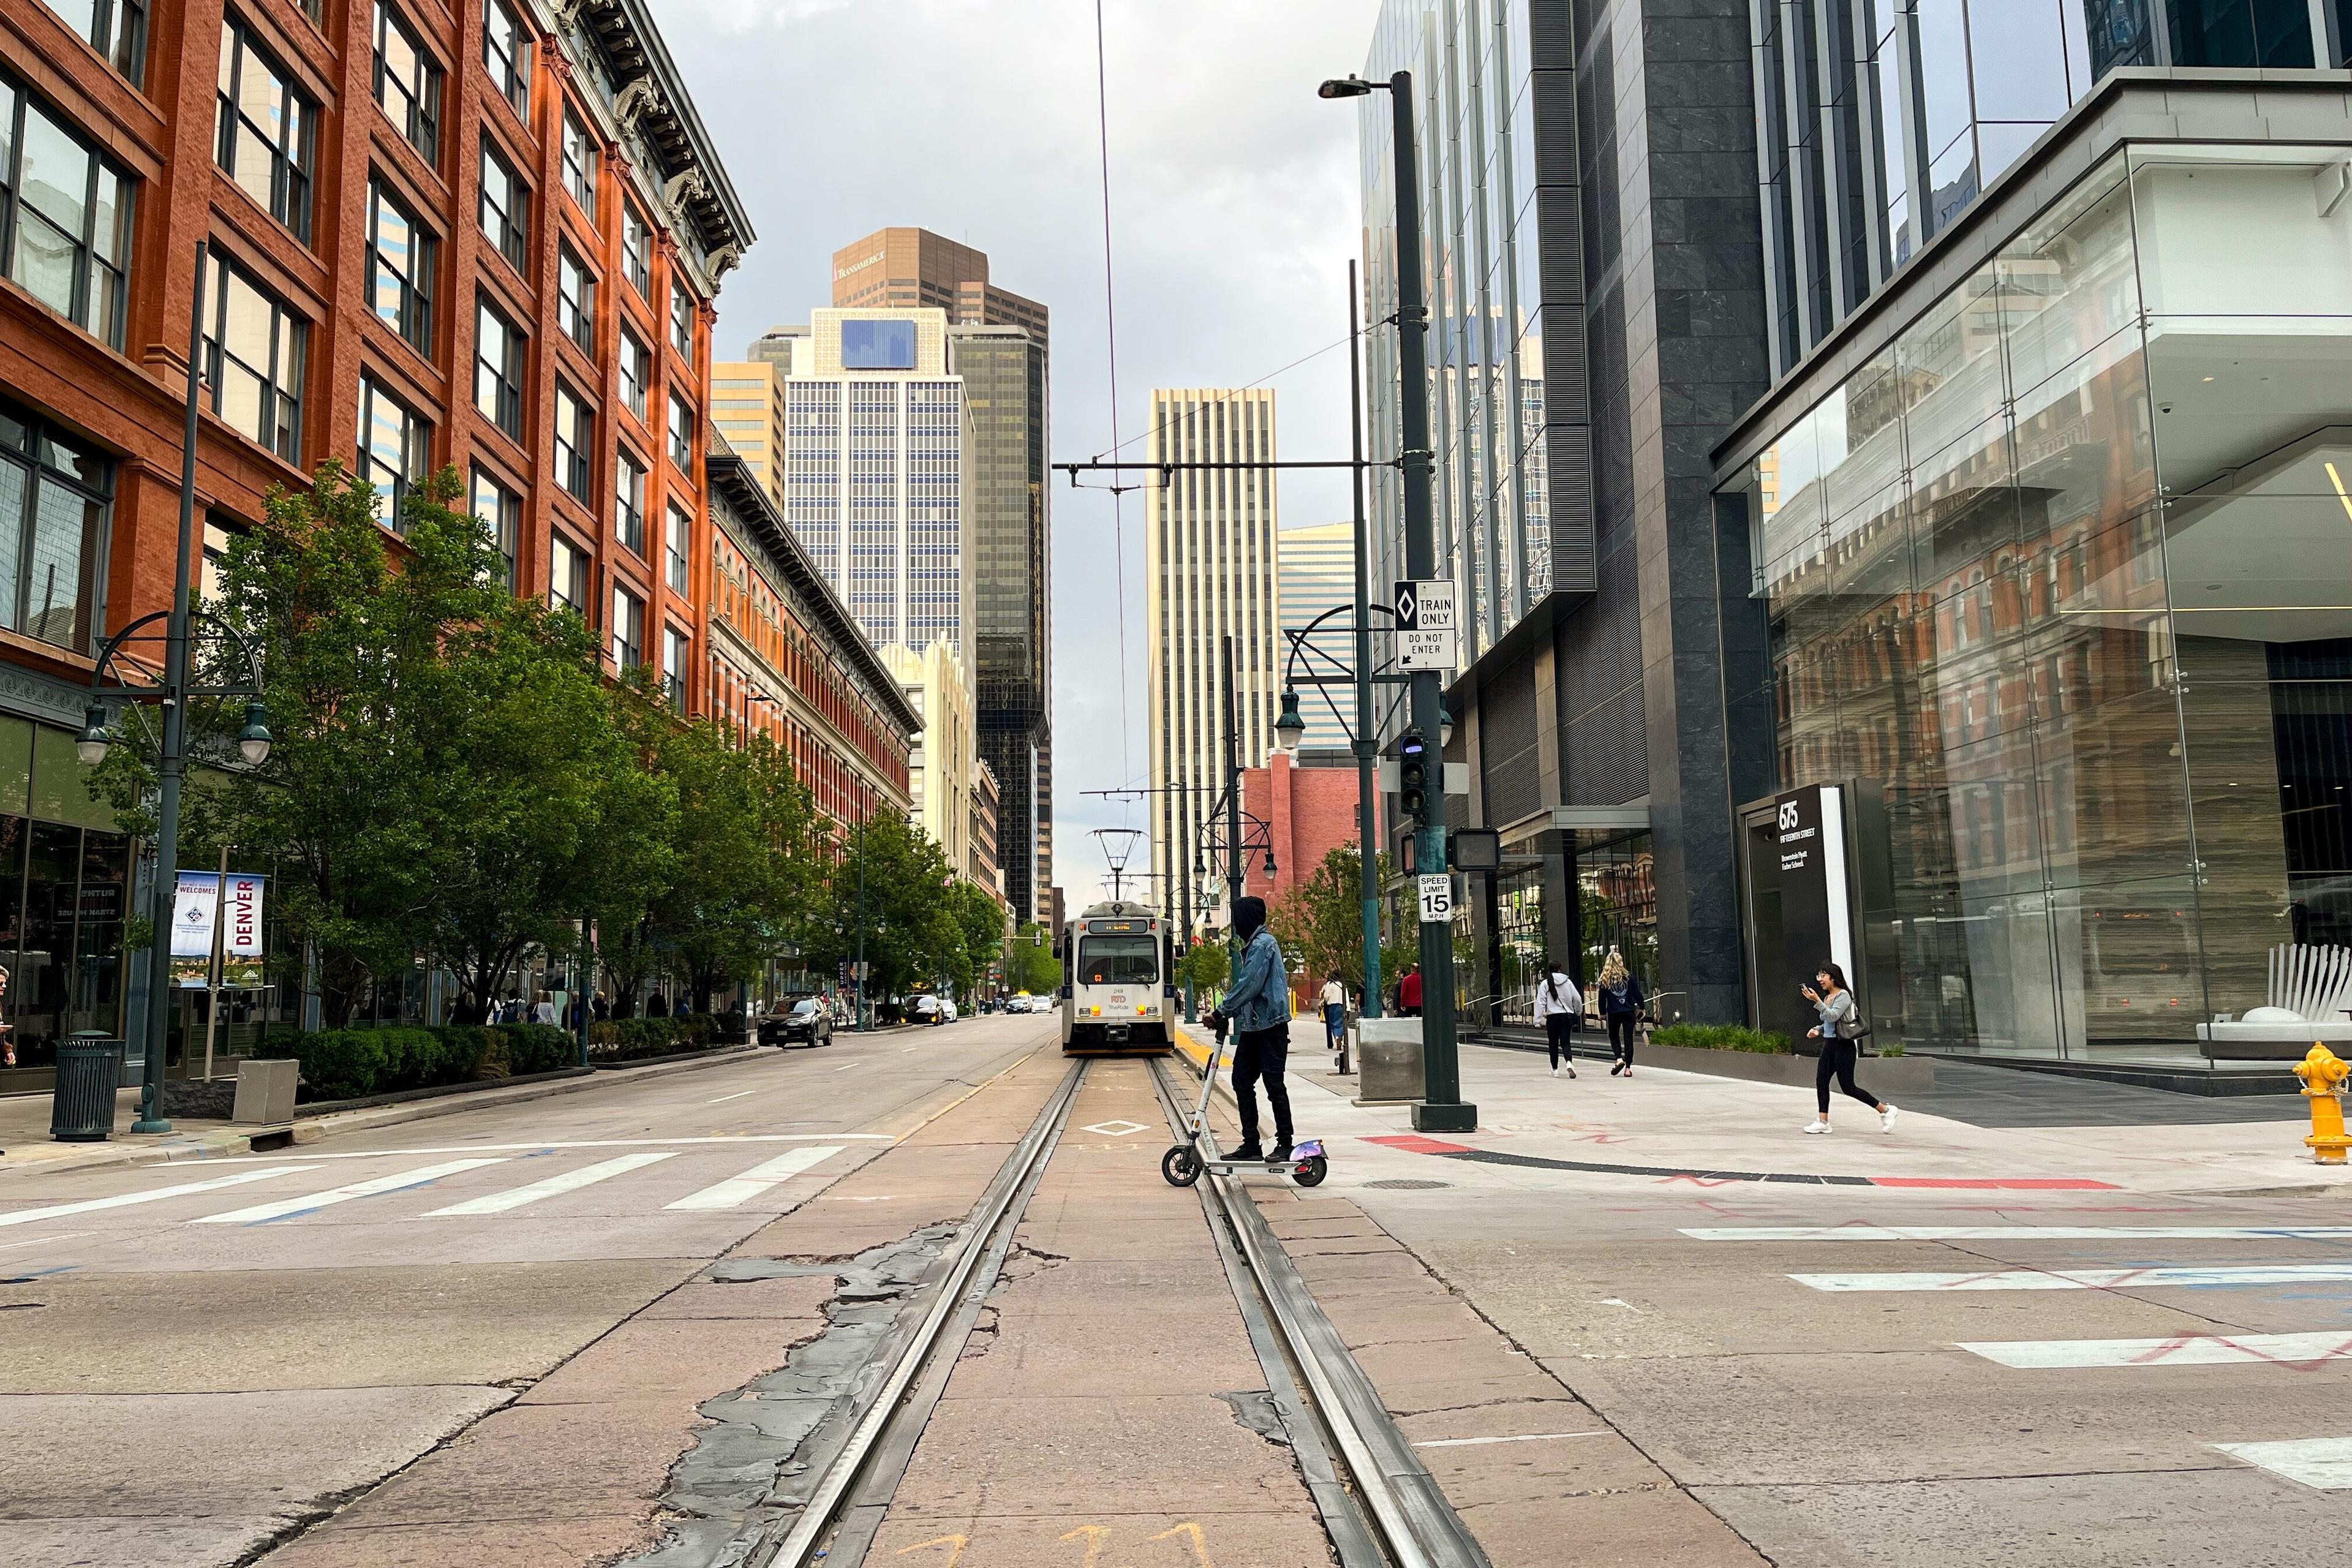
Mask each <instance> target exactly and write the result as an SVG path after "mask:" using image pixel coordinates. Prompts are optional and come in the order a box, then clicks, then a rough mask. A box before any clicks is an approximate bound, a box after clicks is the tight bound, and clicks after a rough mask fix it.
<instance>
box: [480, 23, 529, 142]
mask: <svg viewBox="0 0 2352 1568" xmlns="http://www.w3.org/2000/svg"><path fill="white" fill-rule="evenodd" d="M530 48H531V41H530V34H529V33H528V32H525V31H524V30H523V25H522V18H520V16H516V15H515V12H514V7H513V6H512V5H508V4H507V0H490V3H489V5H488V7H487V8H485V9H484V11H483V13H482V64H483V65H485V66H487V67H488V68H489V72H490V81H491V84H492V85H493V86H495V87H496V88H497V89H499V92H501V93H503V94H505V95H506V100H507V101H508V102H509V103H510V104H512V105H513V106H514V111H515V112H516V113H517V114H520V115H521V116H522V117H523V120H524V121H526V122H528V121H530Z"/></svg>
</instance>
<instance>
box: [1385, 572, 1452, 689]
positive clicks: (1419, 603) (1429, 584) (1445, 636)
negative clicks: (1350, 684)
mask: <svg viewBox="0 0 2352 1568" xmlns="http://www.w3.org/2000/svg"><path fill="white" fill-rule="evenodd" d="M1394 604H1395V606H1396V626H1397V668H1400V669H1452V668H1454V667H1455V666H1457V665H1459V664H1460V663H1461V662H1462V647H1461V640H1460V623H1459V622H1458V621H1457V620H1456V619H1455V617H1454V579H1453V578H1451V577H1421V578H1413V577H1400V578H1398V579H1397V585H1396V598H1395V600H1394Z"/></svg>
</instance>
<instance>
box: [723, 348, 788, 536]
mask: <svg viewBox="0 0 2352 1568" xmlns="http://www.w3.org/2000/svg"><path fill="white" fill-rule="evenodd" d="M790 374H792V365H791V363H789V362H787V363H782V364H778V363H773V362H767V363H761V362H757V361H744V360H732V361H721V362H720V363H717V364H714V365H712V366H711V367H710V422H711V423H712V424H713V425H716V426H718V427H719V434H720V435H722V436H724V437H727V444H728V446H730V447H733V448H734V450H735V455H736V456H737V457H739V458H742V459H743V466H744V467H745V468H749V469H751V477H752V478H753V479H757V480H759V481H760V488H761V489H763V490H765V491H767V492H768V499H769V500H772V501H774V502H775V503H776V507H777V510H780V511H781V510H782V509H783V504H784V464H783V457H784V378H785V377H786V376H788V375H790Z"/></svg>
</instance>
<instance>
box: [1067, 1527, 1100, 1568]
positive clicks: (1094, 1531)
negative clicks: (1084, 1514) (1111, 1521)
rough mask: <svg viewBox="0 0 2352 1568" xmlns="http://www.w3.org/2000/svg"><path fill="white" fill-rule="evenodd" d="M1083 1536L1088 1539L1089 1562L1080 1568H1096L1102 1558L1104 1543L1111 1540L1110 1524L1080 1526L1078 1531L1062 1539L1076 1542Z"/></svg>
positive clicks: (1071, 1532)
mask: <svg viewBox="0 0 2352 1568" xmlns="http://www.w3.org/2000/svg"><path fill="white" fill-rule="evenodd" d="M1081 1535H1083V1536H1085V1537H1086V1538H1087V1560H1086V1562H1085V1563H1082V1564H1081V1565H1080V1568H1095V1564H1096V1563H1097V1562H1099V1561H1100V1560H1101V1558H1102V1553H1103V1542H1106V1541H1108V1540H1109V1539H1110V1526H1109V1525H1108V1524H1082V1525H1080V1526H1078V1528H1077V1529H1076V1530H1074V1531H1070V1533H1069V1534H1067V1535H1066V1536H1064V1537H1062V1539H1063V1540H1065V1541H1076V1539H1077V1538H1078V1537H1079V1536H1081Z"/></svg>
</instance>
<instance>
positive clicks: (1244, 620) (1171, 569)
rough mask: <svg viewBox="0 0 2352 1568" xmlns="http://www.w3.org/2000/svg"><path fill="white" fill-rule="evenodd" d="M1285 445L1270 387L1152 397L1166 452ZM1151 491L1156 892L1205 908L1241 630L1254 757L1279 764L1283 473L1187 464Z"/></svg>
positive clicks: (1243, 713)
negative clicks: (1209, 838) (1278, 487)
mask: <svg viewBox="0 0 2352 1568" xmlns="http://www.w3.org/2000/svg"><path fill="white" fill-rule="evenodd" d="M1274 455H1275V442H1274V394H1273V392H1271V391H1270V390H1266V389H1264V388H1259V389H1254V390H1253V389H1243V390H1234V389H1232V388H1198V387H1189V388H1162V389H1160V390H1159V391H1157V392H1154V393H1153V394H1152V395H1151V434H1150V449H1149V456H1150V460H1151V461H1153V462H1160V461H1168V462H1198V463H1261V462H1271V461H1273V459H1274ZM1144 493H1145V500H1146V503H1147V504H1146V508H1145V512H1144V525H1143V577H1144V608H1145V622H1144V627H1145V629H1144V646H1145V648H1146V653H1145V658H1146V659H1147V661H1148V665H1147V677H1146V679H1147V686H1148V689H1149V692H1150V737H1151V761H1150V778H1151V783H1152V786H1153V787H1154V788H1155V789H1158V790H1160V791H1161V792H1162V793H1160V794H1159V795H1154V796H1152V800H1153V802H1154V805H1155V807H1156V809H1155V810H1154V812H1153V814H1152V831H1151V871H1152V888H1153V892H1154V894H1155V896H1161V897H1168V898H1169V901H1170V904H1171V908H1173V907H1178V906H1181V903H1182V901H1183V900H1184V899H1185V897H1186V896H1187V895H1188V894H1189V896H1190V898H1191V901H1192V910H1193V912H1194V914H1195V915H1196V916H1197V915H1198V914H1199V912H1200V910H1201V908H1202V894H1203V892H1204V891H1205V890H1206V888H1205V886H1204V884H1206V885H1221V883H1220V877H1221V872H1220V871H1219V870H1218V869H1216V868H1212V869H1211V870H1210V871H1209V872H1208V874H1207V875H1206V876H1205V877H1196V876H1194V875H1193V872H1192V865H1193V862H1194V860H1195V858H1198V857H1199V855H1200V853H1201V847H1202V825H1203V823H1204V822H1205V821H1206V820H1207V818H1208V817H1209V816H1210V814H1211V810H1212V807H1213V805H1214V804H1215V802H1216V799H1217V795H1218V793H1219V791H1221V790H1222V789H1223V787H1224V784H1225V774H1224V758H1223V750H1222V748H1223V740H1224V730H1223V723H1224V718H1223V715H1224V696H1225V684H1224V678H1223V672H1222V668H1221V664H1220V658H1221V653H1222V641H1223V638H1225V637H1232V638H1233V639H1234V675H1233V689H1234V720H1235V728H1236V730H1237V731H1238V734H1239V738H1240V742H1241V757H1240V762H1241V765H1242V766H1243V767H1244V768H1250V767H1257V766H1259V765H1261V764H1263V763H1265V756H1266V751H1267V748H1268V747H1269V746H1271V745H1272V744H1273V742H1274V721H1275V718H1276V714H1277V712H1278V711H1279V693H1280V687H1281V680H1282V657H1281V650H1280V644H1281V637H1280V635H1279V632H1278V627H1279V626H1280V604H1279V590H1278V588H1277V585H1276V579H1277V562H1278V557H1277V553H1276V549H1277V547H1276V541H1275V532H1276V521H1275V483H1274V475H1273V473H1272V472H1271V471H1268V470H1265V469H1248V468H1219V469H1206V468H1193V469H1176V470H1173V471H1171V472H1170V473H1169V475H1168V477H1167V479H1166V480H1165V482H1154V483H1152V484H1151V485H1150V487H1149V488H1148V489H1146V490H1145V492H1144ZM1219 831H1220V832H1222V831H1223V830H1222V828H1220V830H1219ZM1220 842H1222V839H1221V840H1220ZM1171 895H1172V896H1171Z"/></svg>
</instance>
